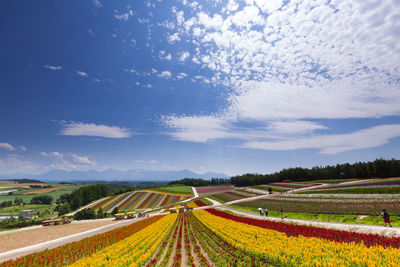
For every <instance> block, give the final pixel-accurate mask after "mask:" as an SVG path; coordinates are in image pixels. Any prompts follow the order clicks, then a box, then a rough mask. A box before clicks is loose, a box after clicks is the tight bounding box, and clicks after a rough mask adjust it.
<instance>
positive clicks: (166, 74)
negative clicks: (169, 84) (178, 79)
mask: <svg viewBox="0 0 400 267" xmlns="http://www.w3.org/2000/svg"><path fill="white" fill-rule="evenodd" d="M157 76H158V77H159V78H165V79H169V78H171V76H172V74H171V72H170V71H167V70H165V71H162V72H161V73H160V74H157Z"/></svg>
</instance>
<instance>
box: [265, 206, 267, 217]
mask: <svg viewBox="0 0 400 267" xmlns="http://www.w3.org/2000/svg"><path fill="white" fill-rule="evenodd" d="M265 217H268V209H267V208H265Z"/></svg>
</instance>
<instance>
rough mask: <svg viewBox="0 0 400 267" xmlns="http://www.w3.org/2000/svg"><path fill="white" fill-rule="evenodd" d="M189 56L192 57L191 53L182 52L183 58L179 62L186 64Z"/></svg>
mask: <svg viewBox="0 0 400 267" xmlns="http://www.w3.org/2000/svg"><path fill="white" fill-rule="evenodd" d="M189 56H190V53H189V52H188V51H185V52H182V53H181V56H180V57H179V61H182V62H184V61H185V60H186V59H187V58H188V57H189Z"/></svg>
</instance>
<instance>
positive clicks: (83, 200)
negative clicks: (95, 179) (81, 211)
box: [57, 184, 109, 210]
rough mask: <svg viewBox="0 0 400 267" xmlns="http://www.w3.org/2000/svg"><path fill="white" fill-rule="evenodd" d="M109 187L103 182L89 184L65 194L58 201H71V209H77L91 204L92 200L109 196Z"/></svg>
mask: <svg viewBox="0 0 400 267" xmlns="http://www.w3.org/2000/svg"><path fill="white" fill-rule="evenodd" d="M108 193H109V191H108V187H107V186H106V185H103V184H95V185H89V186H85V187H81V188H79V189H77V190H75V191H73V192H72V193H71V194H68V195H67V194H63V195H61V196H60V198H59V199H58V201H57V202H58V203H60V204H61V203H67V202H69V203H70V208H71V210H76V209H78V208H79V207H81V206H84V205H86V204H89V203H90V202H92V201H95V200H98V199H100V198H103V197H106V196H108Z"/></svg>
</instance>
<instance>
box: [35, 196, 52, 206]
mask: <svg viewBox="0 0 400 267" xmlns="http://www.w3.org/2000/svg"><path fill="white" fill-rule="evenodd" d="M51 202H53V197H52V196H47V195H42V196H35V197H33V198H32V199H31V204H51Z"/></svg>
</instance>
